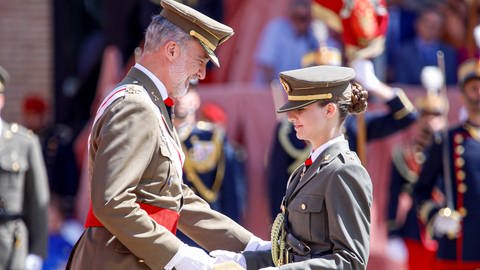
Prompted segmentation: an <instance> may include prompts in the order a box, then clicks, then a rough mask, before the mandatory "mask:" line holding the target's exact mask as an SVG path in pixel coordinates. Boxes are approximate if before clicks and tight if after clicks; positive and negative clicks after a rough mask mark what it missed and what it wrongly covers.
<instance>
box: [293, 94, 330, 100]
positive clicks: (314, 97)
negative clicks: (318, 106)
mask: <svg viewBox="0 0 480 270" xmlns="http://www.w3.org/2000/svg"><path fill="white" fill-rule="evenodd" d="M332 97H333V95H332V93H327V94H316V95H305V96H290V95H289V96H288V100H293V101H307V100H317V99H331V98H332Z"/></svg>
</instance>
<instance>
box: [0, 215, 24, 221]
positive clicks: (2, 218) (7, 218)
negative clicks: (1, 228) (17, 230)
mask: <svg viewBox="0 0 480 270" xmlns="http://www.w3.org/2000/svg"><path fill="white" fill-rule="evenodd" d="M22 216H23V215H22V214H9V213H0V222H7V221H12V220H17V219H21V218H22Z"/></svg>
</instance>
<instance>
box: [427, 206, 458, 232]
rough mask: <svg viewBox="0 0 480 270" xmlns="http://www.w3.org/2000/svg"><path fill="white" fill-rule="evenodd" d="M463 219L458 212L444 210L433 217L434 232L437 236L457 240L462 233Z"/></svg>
mask: <svg viewBox="0 0 480 270" xmlns="http://www.w3.org/2000/svg"><path fill="white" fill-rule="evenodd" d="M460 221H461V217H460V214H459V213H458V212H456V211H451V210H450V209H447V208H443V209H440V211H438V214H436V215H435V217H433V231H434V233H435V235H436V236H438V237H441V236H443V235H447V236H448V237H450V238H455V237H457V235H458V232H460V229H461V226H460Z"/></svg>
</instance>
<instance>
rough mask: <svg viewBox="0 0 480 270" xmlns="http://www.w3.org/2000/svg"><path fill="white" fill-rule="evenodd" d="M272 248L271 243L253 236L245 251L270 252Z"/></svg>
mask: <svg viewBox="0 0 480 270" xmlns="http://www.w3.org/2000/svg"><path fill="white" fill-rule="evenodd" d="M271 248H272V244H271V242H270V241H265V240H262V239H260V238H259V237H257V236H255V235H253V236H252V237H251V238H250V240H249V241H248V244H247V246H246V247H245V249H244V250H243V251H258V250H268V249H271Z"/></svg>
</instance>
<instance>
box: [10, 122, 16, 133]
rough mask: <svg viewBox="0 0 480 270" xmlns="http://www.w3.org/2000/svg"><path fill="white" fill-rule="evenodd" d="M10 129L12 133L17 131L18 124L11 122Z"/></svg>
mask: <svg viewBox="0 0 480 270" xmlns="http://www.w3.org/2000/svg"><path fill="white" fill-rule="evenodd" d="M10 130H11V131H12V132H13V133H15V132H17V131H18V125H17V124H12V125H11V126H10Z"/></svg>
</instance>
